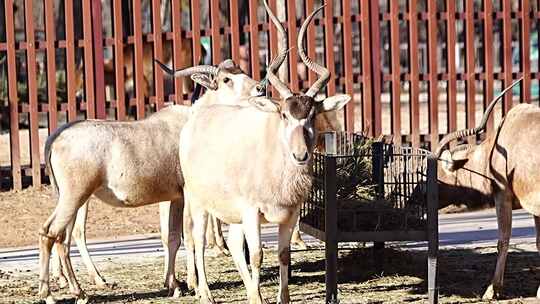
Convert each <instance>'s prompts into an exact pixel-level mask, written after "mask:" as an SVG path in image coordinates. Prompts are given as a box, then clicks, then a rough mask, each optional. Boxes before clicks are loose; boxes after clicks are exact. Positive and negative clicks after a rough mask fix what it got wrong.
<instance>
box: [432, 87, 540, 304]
mask: <svg viewBox="0 0 540 304" xmlns="http://www.w3.org/2000/svg"><path fill="white" fill-rule="evenodd" d="M520 80H521V79H520ZM520 80H518V81H516V82H515V83H513V84H512V85H511V86H510V87H508V88H507V89H505V90H504V91H503V92H502V93H501V94H500V95H499V96H498V97H497V98H495V99H494V100H493V101H492V102H491V104H490V105H489V106H488V108H487V109H486V112H485V113H484V117H483V119H482V122H481V124H480V126H479V127H477V128H474V129H467V130H462V131H458V132H454V133H450V134H448V135H446V136H445V137H444V138H443V139H442V140H441V143H440V147H439V149H438V150H437V151H436V153H437V156H439V157H440V160H441V162H440V163H439V169H438V180H439V199H440V201H441V207H444V206H446V205H449V204H451V203H454V202H456V201H459V202H460V203H462V202H463V203H468V204H470V205H473V206H478V205H479V203H486V202H487V203H489V202H493V203H494V204H495V208H496V213H497V222H498V230H499V241H498V243H497V250H498V257H497V265H496V268H495V274H494V276H493V279H492V281H491V284H490V285H489V286H488V288H487V289H486V291H485V293H484V295H483V298H484V299H493V298H497V297H499V296H500V295H501V293H502V289H503V277H504V269H505V265H506V258H507V255H508V247H509V240H510V235H511V233H512V207H522V208H524V209H525V210H527V211H528V212H529V213H531V214H532V215H533V216H534V221H535V224H536V234H537V235H536V246H537V248H538V250H539V251H540V188H539V187H538V185H539V183H540V174H539V173H538V170H537V168H538V165H540V158H538V157H536V156H535V155H537V154H536V152H534V151H537V150H536V149H537V148H538V146H540V128H539V127H538V126H537V125H536V124H537V123H538V122H539V121H540V108H538V107H537V106H534V105H530V104H520V105H517V106H515V107H514V108H512V109H511V110H510V111H509V112H508V114H506V116H505V117H504V119H503V120H502V121H501V122H500V123H499V125H498V127H497V129H496V131H495V132H493V133H492V134H488V135H487V137H486V139H485V140H484V141H482V142H481V143H480V144H477V145H474V144H471V145H465V144H463V145H458V146H456V147H454V148H452V149H450V150H446V149H445V146H446V145H447V144H448V143H450V142H452V141H454V140H458V139H461V138H464V137H467V136H470V135H476V134H478V133H481V132H483V131H485V129H486V122H487V120H488V117H489V115H490V113H491V111H492V109H493V107H494V105H495V103H496V102H497V100H499V99H500V98H501V97H502V95H503V94H504V93H505V92H507V91H508V90H510V88H512V87H513V86H514V85H516V84H517V83H518V82H519V81H520ZM537 297H540V289H539V290H538V292H537Z"/></svg>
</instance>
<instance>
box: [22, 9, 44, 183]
mask: <svg viewBox="0 0 540 304" xmlns="http://www.w3.org/2000/svg"><path fill="white" fill-rule="evenodd" d="M33 10H34V9H33V0H25V2H24V20H25V29H26V66H27V78H28V99H29V100H28V101H29V103H30V109H29V112H30V113H29V114H30V159H31V162H32V185H33V186H34V187H36V186H40V185H41V162H40V159H39V121H38V96H37V91H38V88H37V79H36V76H37V75H36V74H37V69H36V68H37V63H36V43H35V40H34V16H33Z"/></svg>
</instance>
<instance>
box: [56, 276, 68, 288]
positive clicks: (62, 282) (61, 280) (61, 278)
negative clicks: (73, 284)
mask: <svg viewBox="0 0 540 304" xmlns="http://www.w3.org/2000/svg"><path fill="white" fill-rule="evenodd" d="M56 283H57V284H58V288H60V289H64V288H66V287H68V281H67V279H66V277H65V276H58V277H56Z"/></svg>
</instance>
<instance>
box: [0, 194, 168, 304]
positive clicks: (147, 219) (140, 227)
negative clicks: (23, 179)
mask: <svg viewBox="0 0 540 304" xmlns="http://www.w3.org/2000/svg"><path fill="white" fill-rule="evenodd" d="M89 204H90V207H89V211H88V222H87V237H88V238H105V237H120V236H125V235H133V234H144V233H154V232H159V207H158V206H157V205H150V206H145V207H139V208H133V209H126V208H113V207H111V206H109V205H107V204H104V203H102V202H100V201H98V200H96V199H91V200H90V201H89ZM0 206H2V212H0V226H1V227H2V230H3V231H2V233H0V248H6V247H19V246H27V245H33V246H35V245H36V244H37V232H38V229H39V227H40V226H41V225H42V224H43V222H44V221H45V220H46V219H47V217H48V216H49V215H50V214H51V213H52V211H53V208H54V207H55V206H56V200H55V199H54V198H53V194H52V189H51V187H50V186H44V187H42V188H40V189H36V188H29V189H25V190H23V191H18V192H16V191H8V192H0ZM6 228H7V230H6ZM0 302H1V301H0Z"/></svg>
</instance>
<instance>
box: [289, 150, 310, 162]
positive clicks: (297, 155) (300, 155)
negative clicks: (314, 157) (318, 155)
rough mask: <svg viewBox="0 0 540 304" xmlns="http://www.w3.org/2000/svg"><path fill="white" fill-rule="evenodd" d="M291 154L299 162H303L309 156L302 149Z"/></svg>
mask: <svg viewBox="0 0 540 304" xmlns="http://www.w3.org/2000/svg"><path fill="white" fill-rule="evenodd" d="M293 156H294V158H295V159H296V160H297V161H299V162H305V161H307V160H308V158H309V154H308V153H307V151H304V152H303V153H293Z"/></svg>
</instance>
